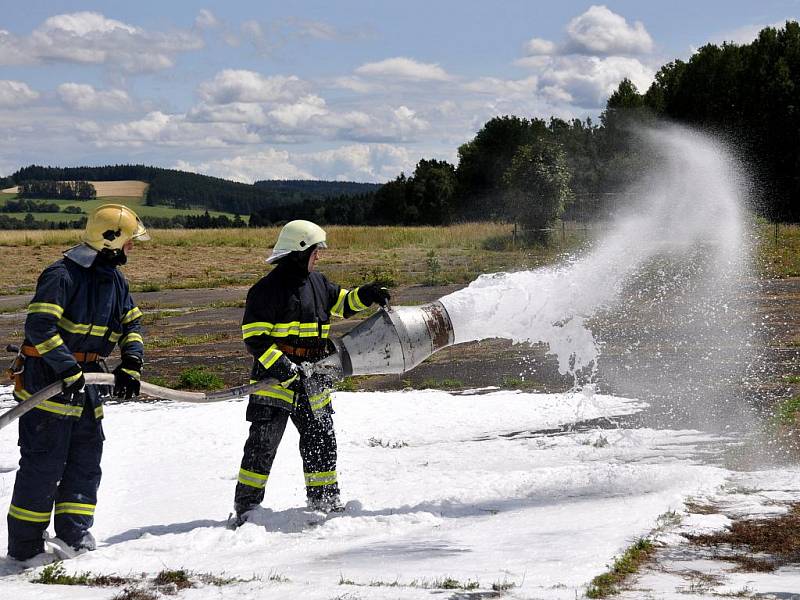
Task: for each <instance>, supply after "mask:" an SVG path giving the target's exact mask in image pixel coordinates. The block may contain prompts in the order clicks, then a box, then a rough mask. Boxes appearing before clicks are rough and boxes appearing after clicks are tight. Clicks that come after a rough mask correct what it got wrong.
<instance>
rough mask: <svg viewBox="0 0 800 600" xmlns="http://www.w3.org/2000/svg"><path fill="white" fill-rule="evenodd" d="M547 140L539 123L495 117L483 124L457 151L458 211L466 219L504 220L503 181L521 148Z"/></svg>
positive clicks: (536, 120) (544, 127)
mask: <svg viewBox="0 0 800 600" xmlns="http://www.w3.org/2000/svg"><path fill="white" fill-rule="evenodd" d="M548 137H549V132H548V130H547V125H546V123H545V122H544V121H542V120H540V119H532V120H528V119H523V118H520V117H516V116H513V115H512V116H503V117H495V118H493V119H491V120H489V121H487V122H486V124H485V125H484V126H483V127H482V128H481V130H480V131H478V133H477V135H476V136H475V138H474V139H472V140H470V141H469V142H467V143H466V144H464V145H462V146H461V147H460V148H459V149H458V158H459V161H458V167H457V169H456V182H457V197H458V201H459V205H458V207H457V211H458V213H459V214H460V215H461V216H464V217H467V218H479V219H480V218H483V219H485V218H487V217H499V216H503V215H502V214H499V213H498V208H500V207H502V206H503V202H502V200H503V194H504V187H505V185H504V182H503V177H504V175H505V172H506V171H507V170H508V167H509V166H510V165H511V160H512V159H513V158H514V155H515V154H516V152H517V149H518V148H520V147H521V146H524V145H528V144H534V143H535V142H536V141H537V140H539V139H546V138H548Z"/></svg>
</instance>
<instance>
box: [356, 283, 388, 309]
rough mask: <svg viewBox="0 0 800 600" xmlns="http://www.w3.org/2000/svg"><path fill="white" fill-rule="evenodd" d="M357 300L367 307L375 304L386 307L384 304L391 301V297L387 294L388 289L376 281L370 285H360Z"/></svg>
mask: <svg viewBox="0 0 800 600" xmlns="http://www.w3.org/2000/svg"><path fill="white" fill-rule="evenodd" d="M358 298H359V300H361V302H362V303H363V304H366V305H367V306H369V305H370V304H375V303H376V302H377V303H378V304H380V305H381V306H386V303H387V302H388V301H389V300H391V299H392V296H391V294H389V288H387V287H386V286H383V285H381V284H380V283H378V282H377V281H373V282H372V283H368V284H367V285H362V286H361V287H359V288H358Z"/></svg>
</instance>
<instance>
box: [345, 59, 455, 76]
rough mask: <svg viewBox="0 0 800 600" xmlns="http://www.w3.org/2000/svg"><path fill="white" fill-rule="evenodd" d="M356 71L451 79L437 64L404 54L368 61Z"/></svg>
mask: <svg viewBox="0 0 800 600" xmlns="http://www.w3.org/2000/svg"><path fill="white" fill-rule="evenodd" d="M356 73H358V74H359V75H364V76H368V77H381V78H387V79H404V80H411V81H449V80H450V79H452V78H451V76H450V75H448V74H447V72H446V71H445V70H444V69H442V68H441V67H440V66H439V65H437V64H431V63H422V62H419V61H416V60H413V59H411V58H405V57H402V56H399V57H396V58H387V59H386V60H382V61H380V62H373V63H366V64H364V65H361V66H360V67H358V68H357V69H356Z"/></svg>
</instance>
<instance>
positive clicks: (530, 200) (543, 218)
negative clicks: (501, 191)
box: [503, 143, 572, 242]
mask: <svg viewBox="0 0 800 600" xmlns="http://www.w3.org/2000/svg"><path fill="white" fill-rule="evenodd" d="M503 179H504V183H505V198H506V206H507V209H508V211H509V213H510V214H511V215H513V216H514V218H515V220H516V221H518V222H520V223H521V224H522V226H523V227H524V228H525V230H526V231H527V234H528V235H529V236H530V237H531V238H532V239H534V240H536V241H540V242H543V241H545V240H546V238H547V235H546V232H545V231H542V229H545V228H547V227H550V226H551V225H552V224H553V223H554V222H555V220H556V219H558V217H559V216H560V215H561V213H562V212H563V211H564V206H565V204H566V202H567V201H568V200H569V199H570V197H571V195H572V192H571V190H570V187H569V182H570V173H569V168H568V167H567V160H566V155H565V153H564V150H563V149H562V148H561V147H560V146H559V145H558V144H555V143H538V144H536V145H526V146H521V147H520V148H518V149H517V152H516V154H514V157H513V158H512V160H511V165H510V166H509V168H508V170H507V171H506V173H505V175H504V178H503Z"/></svg>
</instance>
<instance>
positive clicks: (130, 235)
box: [81, 204, 150, 251]
mask: <svg viewBox="0 0 800 600" xmlns="http://www.w3.org/2000/svg"><path fill="white" fill-rule="evenodd" d="M149 239H150V235H149V234H148V233H147V229H145V227H144V224H143V223H142V221H141V219H139V217H138V216H137V215H136V213H135V212H133V211H132V210H131V209H130V208H128V207H127V206H124V205H122V204H103V205H102V206H98V207H97V208H96V209H95V211H94V212H93V213H92V214H91V215H89V219H88V220H87V221H86V230H85V231H84V232H83V235H82V236H81V241H83V242H84V243H85V244H87V245H89V246H91V247H92V248H94V249H95V250H97V251H100V250H103V249H104V248H108V249H109V250H118V249H120V248H122V247H123V246H124V245H125V244H126V243H128V240H149Z"/></svg>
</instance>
